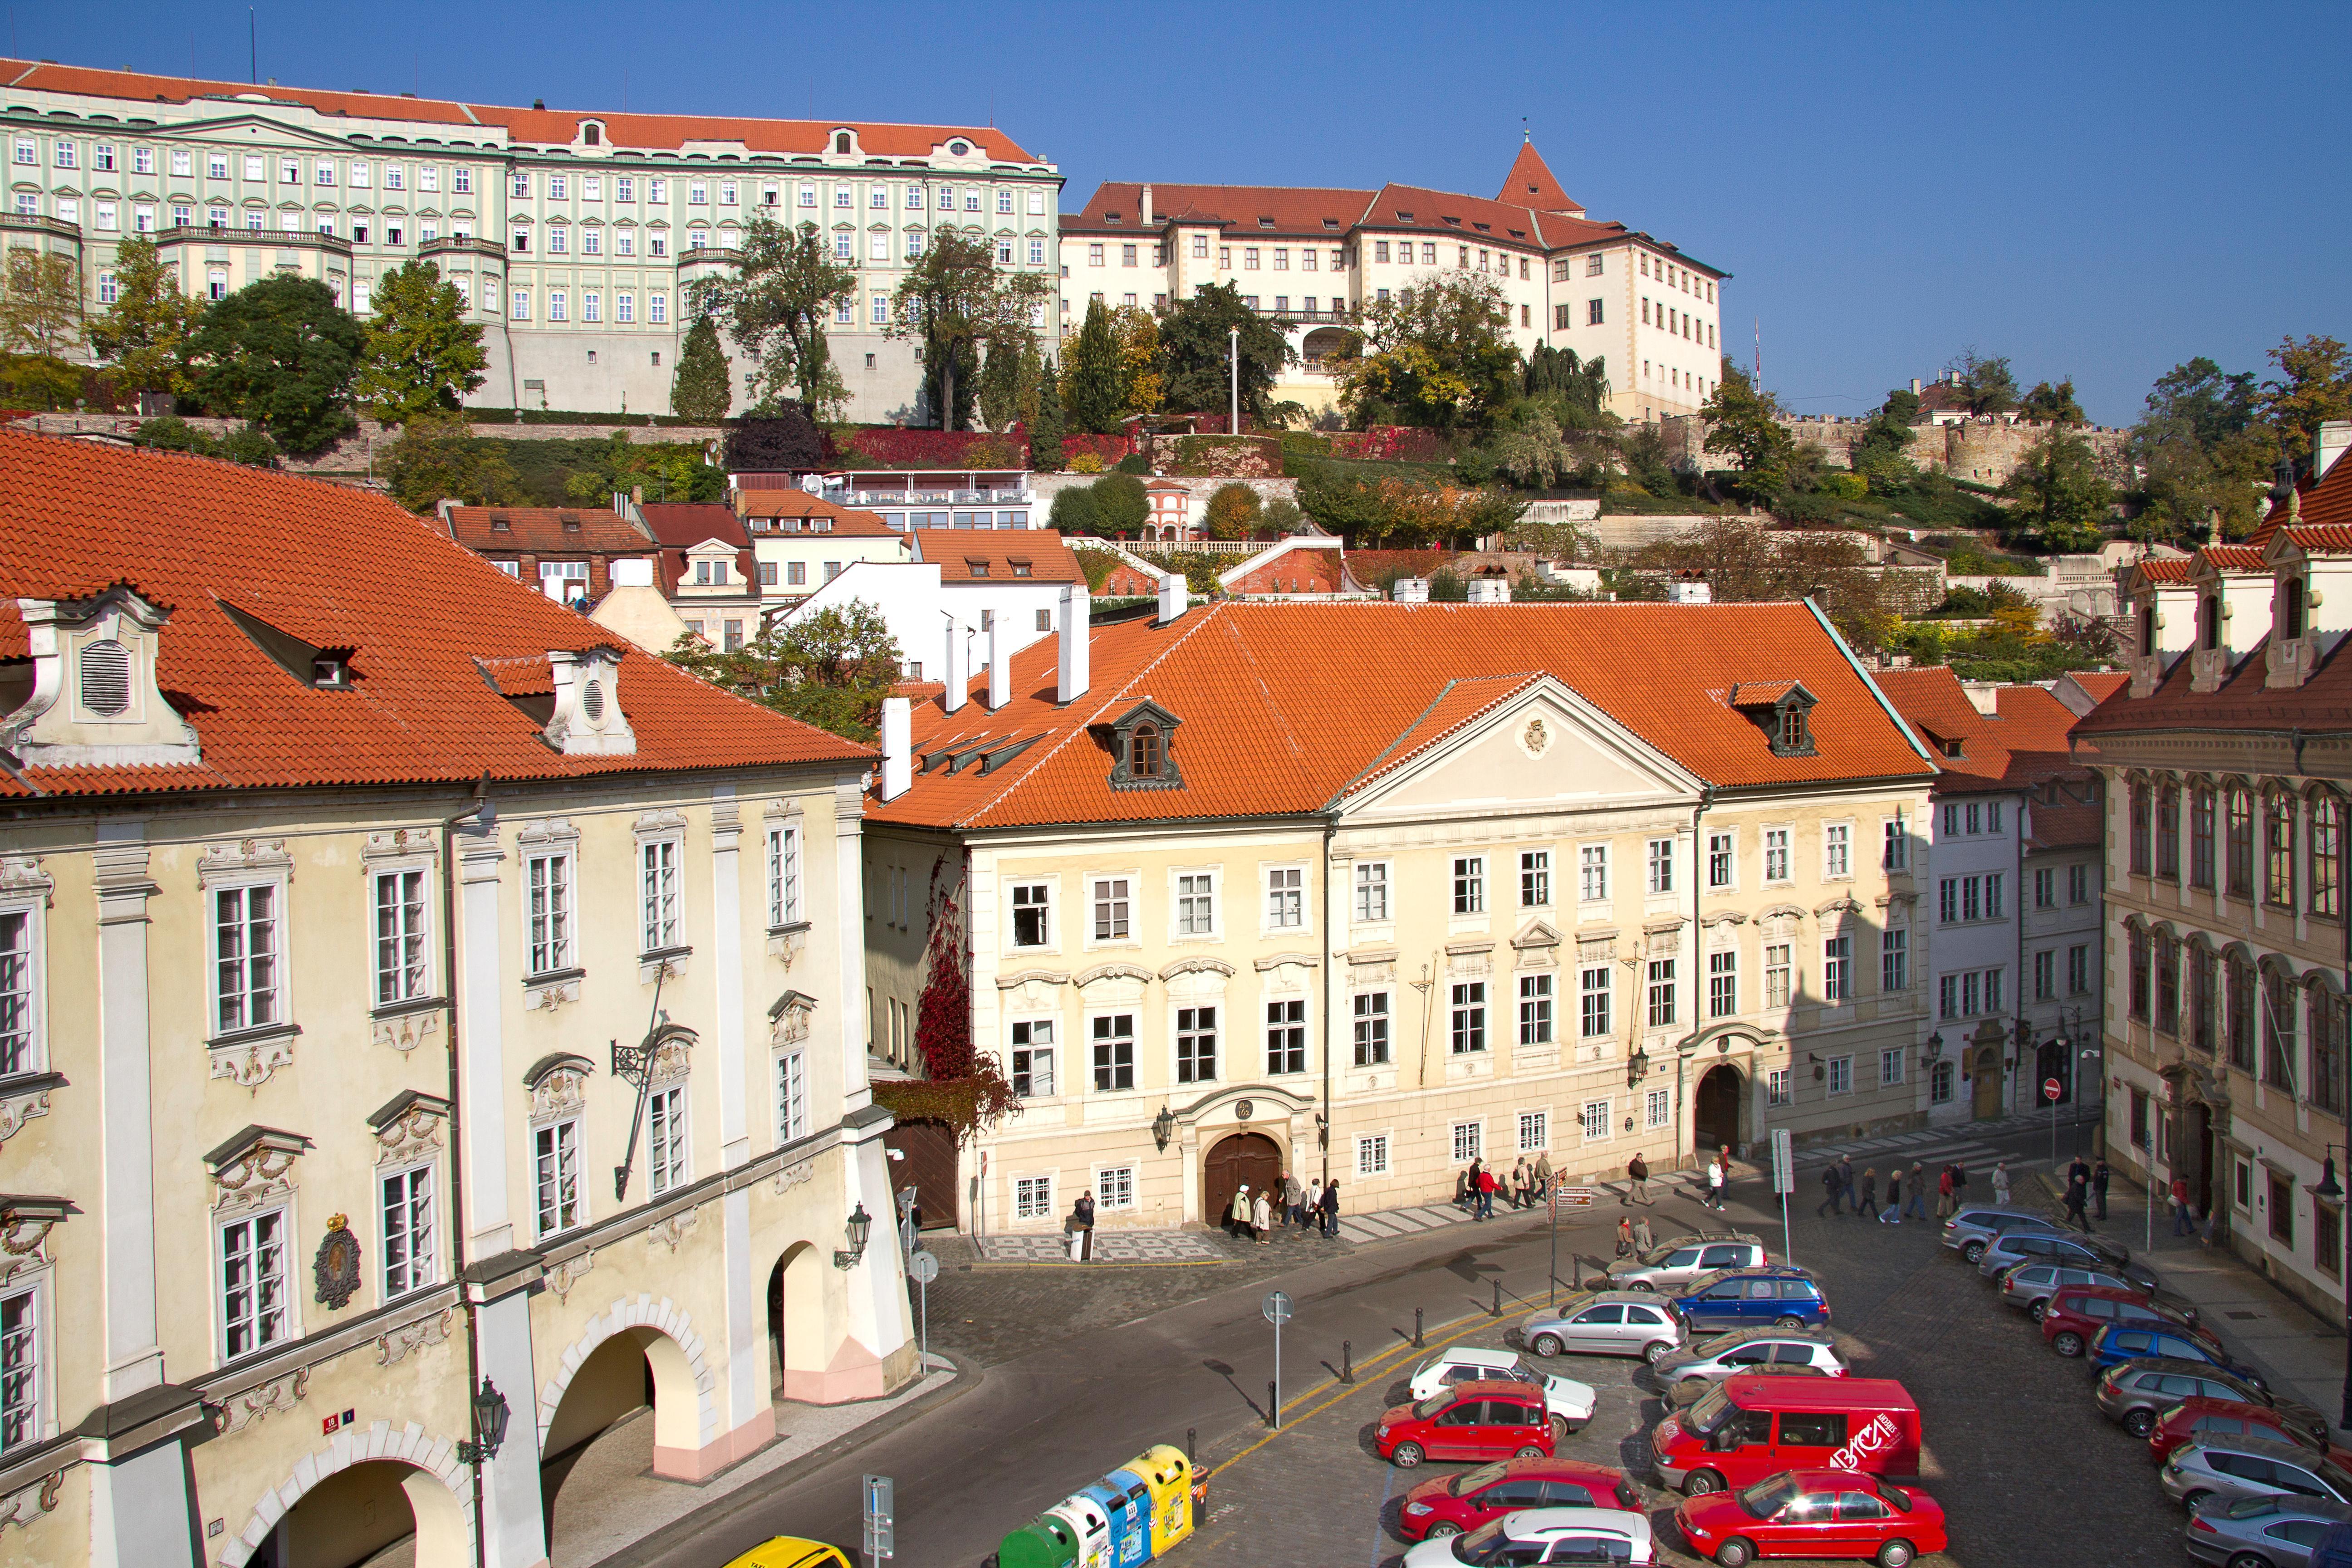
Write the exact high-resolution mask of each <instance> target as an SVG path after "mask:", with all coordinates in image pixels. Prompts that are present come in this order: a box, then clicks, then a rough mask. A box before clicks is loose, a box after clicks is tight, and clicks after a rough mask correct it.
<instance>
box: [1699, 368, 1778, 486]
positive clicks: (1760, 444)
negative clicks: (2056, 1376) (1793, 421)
mask: <svg viewBox="0 0 2352 1568" xmlns="http://www.w3.org/2000/svg"><path fill="white" fill-rule="evenodd" d="M1699 414H1700V416H1701V417H1702V418H1704V419H1705V420H1706V426H1707V429H1706V449H1707V450H1708V451H1710V452H1718V453H1722V454H1724V455H1726V456H1727V457H1729V458H1731V460H1732V461H1733V462H1735V463H1737V464H1738V465H1739V471H1740V474H1741V477H1742V480H1743V486H1744V488H1745V489H1748V491H1749V492H1750V495H1751V497H1752V498H1753V499H1755V500H1772V499H1774V498H1775V497H1778V496H1779V495H1780V494H1781V493H1783V492H1784V491H1785V490H1786V489H1788V488H1789V481H1790V475H1791V472H1792V470H1793V468H1794V466H1795V464H1796V462H1797V458H1798V454H1797V439H1796V437H1793V436H1791V435H1790V434H1789V430H1788V426H1786V425H1784V424H1782V423H1781V421H1782V420H1783V419H1784V418H1785V417H1786V415H1785V414H1784V412H1783V411H1782V409H1781V407H1780V399H1779V398H1778V397H1776V396H1774V395H1772V394H1770V393H1769V392H1759V391H1757V390H1756V386H1755V384H1754V383H1753V382H1751V381H1749V380H1748V373H1747V372H1746V371H1744V370H1741V369H1740V368H1739V367H1738V365H1737V364H1735V363H1732V362H1731V361H1730V360H1729V359H1726V360H1725V361H1724V362H1723V379H1722V380H1721V381H1720V382H1718V383H1717V384H1716V388H1715V392H1714V393H1713V395H1710V396H1709V397H1708V398H1707V400H1706V406H1705V407H1704V408H1701V409H1700V410H1699Z"/></svg>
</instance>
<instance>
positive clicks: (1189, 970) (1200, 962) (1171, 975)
mask: <svg viewBox="0 0 2352 1568" xmlns="http://www.w3.org/2000/svg"><path fill="white" fill-rule="evenodd" d="M1180 974H1222V975H1224V976H1225V977H1226V978H1228V979H1230V978H1232V976H1233V974H1234V966H1233V965H1232V964H1230V963H1226V962H1224V960H1223V959H1220V958H1180V959H1178V960H1177V961H1176V962H1175V963H1171V964H1170V965H1168V967H1167V968H1165V969H1162V970H1161V971H1160V979H1162V980H1173V979H1175V978H1176V977H1177V976H1178V975H1180Z"/></svg>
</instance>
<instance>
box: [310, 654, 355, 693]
mask: <svg viewBox="0 0 2352 1568" xmlns="http://www.w3.org/2000/svg"><path fill="white" fill-rule="evenodd" d="M351 683H352V667H351V666H350V665H347V664H345V663H344V662H343V661H342V660H341V659H340V658H325V657H321V658H314V659H312V660H311V661H310V684H311V685H313V686H316V687H318V688H320V689H322V690H327V691H341V690H343V689H346V688H348V687H349V686H350V685H351Z"/></svg>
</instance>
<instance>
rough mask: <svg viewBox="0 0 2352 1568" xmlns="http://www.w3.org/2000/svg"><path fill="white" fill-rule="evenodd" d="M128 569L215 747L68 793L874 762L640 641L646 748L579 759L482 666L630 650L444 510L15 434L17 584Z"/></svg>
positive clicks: (5, 637)
mask: <svg viewBox="0 0 2352 1568" xmlns="http://www.w3.org/2000/svg"><path fill="white" fill-rule="evenodd" d="M604 515H605V516H607V517H610V516H611V515H612V514H611V513H610V512H607V513H605V514H604ZM159 519H165V520H169V526H168V527H163V526H158V520H159ZM115 583H128V584H131V586H133V587H135V588H136V589H137V590H138V591H139V592H140V593H141V594H142V595H144V596H145V597H147V598H148V599H149V600H151V601H152V602H156V603H160V604H162V605H167V606H169V607H170V609H171V612H172V613H171V619H170V620H169V621H168V622H167V623H166V624H165V626H164V627H163V633H162V653H161V667H160V670H159V675H160V684H161V686H162V688H163V691H164V693H165V695H166V697H167V699H168V700H170V701H171V703H172V705H173V707H174V708H175V709H177V710H179V711H180V712H181V713H182V714H183V715H184V716H185V717H186V718H187V719H188V720H189V721H190V722H191V723H193V724H194V727H195V729H196V731H197V734H198V736H199V738H200V740H201V742H202V744H203V747H204V761H203V763H202V764H201V765H197V766H181V767H172V768H156V767H124V766H102V767H89V768H54V767H50V768H37V769H34V770H32V771H31V773H30V774H29V776H30V778H31V779H32V782H33V783H34V784H36V785H37V786H38V787H39V788H41V789H42V790H45V791H48V792H50V793H52V794H74V795H79V794H90V793H100V794H117V795H123V794H136V793H143V792H147V791H153V790H190V789H227V788H264V787H297V786H304V785H314V784H383V783H409V784H427V783H429V784H458V783H471V782H472V781H473V780H475V779H477V778H479V777H481V776H482V775H484V774H486V773H487V774H488V775H489V777H490V778H491V780H492V782H493V784H496V783H497V782H498V781H500V780H526V779H555V778H566V777H580V776H587V775H597V774H608V773H614V774H618V773H652V772H665V771H671V770H677V769H708V768H731V767H760V766H767V765H773V764H778V763H804V762H806V763H856V762H857V761H859V760H861V759H863V758H865V757H867V756H869V755H870V754H871V753H869V752H866V750H865V749H864V748H862V747H858V746H855V745H852V744H851V743H849V742H846V741H843V740H841V739H839V738H838V737H836V736H833V735H829V734H826V733H825V732H824V731H820V730H816V729H814V728H811V727H810V726H808V725H805V724H801V723H798V722H795V721H793V720H790V719H786V718H784V717H782V715H780V714H776V713H773V712H771V711H769V710H766V709H763V708H760V707H757V706H755V705H753V704H751V703H749V702H745V701H743V700H740V699H738V698H734V697H731V696H729V695H727V694H725V693H723V692H720V691H719V690H717V689H714V688H711V687H709V686H706V685H704V684H703V683H702V682H700V681H698V680H696V679H693V678H692V677H690V676H688V675H687V674H685V673H684V672H683V671H681V670H678V669H676V668H672V667H671V666H669V665H667V664H665V663H663V662H661V661H660V660H659V659H656V658H651V657H650V656H648V655H646V654H644V653H641V652H638V651H636V650H635V649H625V650H624V651H623V653H622V660H621V666H620V671H621V673H620V680H619V698H620V702H621V706H622V709H623V710H624V711H625V713H626V714H627V716H628V720H629V722H630V725H631V727H632V728H633V729H634V730H635V731H636V737H637V752H636V754H635V756H631V757H589V756H574V757H567V756H563V755H562V754H560V753H558V752H553V751H551V750H550V749H549V748H548V746H547V744H546V742H544V741H543V740H542V739H541V726H540V725H539V724H538V723H535V722H533V721H530V719H528V718H526V717H525V716H524V715H523V714H522V713H520V712H519V711H517V710H515V708H514V707H513V706H512V705H510V704H509V702H507V701H506V700H505V699H504V698H503V697H501V696H500V695H499V690H498V689H494V685H493V680H495V681H496V683H497V685H499V686H505V685H507V683H508V681H509V675H499V674H495V673H492V674H491V678H490V679H486V671H485V668H483V666H484V663H486V662H487V663H488V665H489V670H490V672H496V671H499V670H506V671H509V672H512V673H511V679H513V680H514V681H516V682H518V683H521V682H530V683H534V684H535V683H537V682H540V681H542V680H544V679H545V676H544V675H543V674H542V673H541V672H542V671H543V669H544V667H545V665H546V663H547V654H548V650H550V649H551V648H552V649H558V650H571V651H577V650H581V649H585V648H589V647H612V646H614V643H613V638H612V637H611V636H610V634H608V633H606V632H605V631H604V628H603V627H601V626H596V625H595V624H594V623H593V622H591V621H589V620H587V619H585V618H583V617H582V616H578V615H575V614H574V613H572V611H570V610H567V609H565V608H563V607H562V606H561V605H557V604H554V603H553V602H551V600H549V599H547V598H545V597H544V596H542V595H539V594H536V593H533V592H531V591H530V589H529V588H527V587H524V586H522V585H520V584H517V583H516V582H514V581H513V580H512V579H510V578H509V577H508V576H506V575H505V574H503V573H501V572H499V570H498V569H497V568H496V567H495V566H492V565H490V564H489V563H487V562H485V561H483V560H482V559H480V558H479V557H478V556H477V555H475V554H473V553H472V552H469V551H467V549H465V548H464V547H463V546H462V545H460V544H458V543H457V542H454V541H452V540H451V539H450V538H449V537H448V536H447V534H446V533H445V532H444V531H443V530H442V529H441V527H440V526H439V525H438V523H437V522H436V521H431V520H427V519H424V518H418V517H415V516H412V515H411V514H409V513H408V512H406V511H404V510H401V509H400V508H399V507H397V506H395V505H394V504H393V503H392V502H391V501H390V500H384V499H383V498H382V497H378V496H372V495H368V494H365V493H362V492H360V491H356V490H352V489H344V488H341V487H340V486H334V485H328V484H322V483H320V482H318V481H316V480H312V479H299V478H295V477H292V476H289V475H284V474H276V473H269V472H266V471H264V470H261V469H257V468H240V467H238V466H236V465H235V464H231V463H222V462H215V461H211V460H208V459H205V458H191V457H186V456H183V455H179V454H173V453H164V452H155V451H136V450H134V451H124V450H119V449H114V448H110V447H97V446H92V445H89V444H88V443H85V442H79V441H69V440H61V439H57V438H53V437H41V436H32V435H20V434H17V433H16V432H14V431H6V430H0V584H5V598H6V599H7V600H9V601H14V600H15V599H16V598H19V597H22V598H34V599H74V598H86V597H88V596H89V595H93V594H96V593H98V592H99V591H100V590H102V589H104V588H105V587H107V586H109V585H110V584H115ZM224 602H229V603H234V604H235V605H236V606H237V607H238V608H240V609H241V610H244V611H245V612H247V614H249V615H252V616H256V617H257V618H259V619H261V620H263V621H265V622H267V623H268V624H269V625H271V626H279V627H282V628H284V629H286V630H288V631H289V632H291V633H293V634H294V635H296V636H298V637H301V638H302V639H303V640H305V641H310V642H312V643H313V644H314V645H325V644H332V645H336V646H341V647H350V648H351V649H352V650H353V652H352V658H351V669H352V688H351V689H349V690H321V689H314V688H312V687H310V686H307V685H305V684H303V683H301V682H299V681H297V680H295V679H293V678H291V677H289V675H288V674H287V673H286V672H285V670H284V669H283V668H280V667H279V666H278V664H277V663H276V662H275V661H274V660H272V659H271V658H269V657H268V655H266V654H264V653H263V652H262V651H261V649H260V648H259V647H257V646H256V645H255V644H254V643H253V642H252V641H251V640H250V638H248V637H247V635H246V633H245V632H244V631H242V630H241V629H239V628H238V627H237V626H236V623H235V622H234V621H232V620H231V619H230V618H229V616H227V615H226V613H224V611H223V610H222V608H221V605H222V604H223V603H224ZM25 651H26V632H25V626H24V623H23V621H22V620H21V619H20V618H19V617H18V615H17V612H16V608H15V605H14V604H13V603H10V604H9V605H7V606H6V608H5V609H0V654H5V655H9V656H13V657H16V658H23V657H25ZM539 689H544V687H543V686H541V687H540V688H539ZM0 784H5V787H0V793H10V794H22V793H23V792H22V790H21V789H20V788H19V787H18V786H17V785H16V784H15V783H14V782H13V781H0Z"/></svg>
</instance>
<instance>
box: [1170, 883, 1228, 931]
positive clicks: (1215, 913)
mask: <svg viewBox="0 0 2352 1568" xmlns="http://www.w3.org/2000/svg"><path fill="white" fill-rule="evenodd" d="M1188 882H1190V883H1193V884H1195V886H1194V887H1193V888H1192V890H1191V891H1189V892H1188V891H1186V889H1185V885H1186V884H1187V883H1188ZM1202 882H1205V883H1206V884H1207V886H1206V887H1205V888H1202V887H1200V886H1198V884H1199V883H1202ZM1223 884H1224V876H1223V872H1221V871H1220V870H1219V869H1218V868H1215V867H1213V866H1192V867H1178V868H1174V869H1172V870H1171V871H1170V872H1169V873H1168V916H1169V919H1168V940H1169V941H1171V942H1217V941H1221V940H1223V937H1224V934H1225V922H1224V903H1225V899H1224V892H1225V889H1224V885H1223ZM1203 899H1205V900H1207V901H1208V906H1209V907H1208V911H1207V913H1208V920H1207V921H1206V922H1205V924H1203V923H1202V921H1201V920H1200V915H1201V910H1199V908H1198V903H1199V900H1203ZM1188 906H1191V907H1188Z"/></svg>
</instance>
